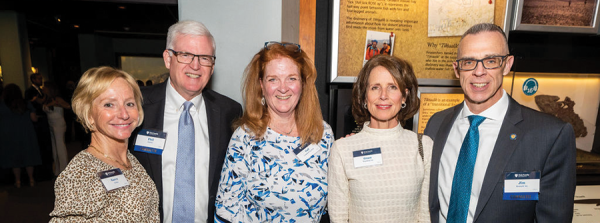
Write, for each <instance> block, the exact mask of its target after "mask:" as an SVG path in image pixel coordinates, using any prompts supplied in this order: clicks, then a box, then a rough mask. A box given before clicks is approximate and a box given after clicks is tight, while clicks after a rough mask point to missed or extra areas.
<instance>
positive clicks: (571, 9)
mask: <svg viewBox="0 0 600 223" xmlns="http://www.w3.org/2000/svg"><path fill="white" fill-rule="evenodd" d="M511 1H515V3H514V5H515V9H514V19H513V21H514V22H513V24H512V27H513V30H529V31H541V32H568V33H598V25H599V24H598V23H599V22H600V20H599V19H598V0H511Z"/></svg>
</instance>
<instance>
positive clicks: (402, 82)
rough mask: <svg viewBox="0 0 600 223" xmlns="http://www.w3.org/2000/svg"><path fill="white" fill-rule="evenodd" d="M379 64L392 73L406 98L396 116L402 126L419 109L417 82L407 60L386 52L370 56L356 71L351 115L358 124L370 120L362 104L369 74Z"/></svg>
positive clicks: (364, 100)
mask: <svg viewBox="0 0 600 223" xmlns="http://www.w3.org/2000/svg"><path fill="white" fill-rule="evenodd" d="M379 66H381V67H383V68H385V69H387V70H388V71H389V72H390V74H392V77H393V78H394V81H395V82H396V84H398V87H399V88H400V91H401V92H402V96H403V97H405V98H406V102H405V103H406V107H405V108H402V109H400V111H398V114H397V116H396V118H397V119H398V122H400V125H402V126H404V124H405V123H406V120H408V119H410V118H411V117H412V116H413V115H415V114H416V113H417V111H419V106H420V104H421V100H419V97H418V96H417V91H418V86H419V84H418V82H417V77H415V73H414V72H413V68H412V66H411V65H410V63H409V62H408V61H406V60H403V59H400V58H398V57H395V56H390V55H386V54H380V55H377V56H374V57H373V58H371V59H370V60H369V61H368V62H367V63H366V64H365V65H364V66H363V68H362V69H361V70H360V72H359V73H358V78H357V79H356V82H355V83H354V86H353V87H352V115H353V116H354V119H355V120H356V123H357V124H358V125H359V126H360V125H362V124H363V123H365V122H366V121H369V120H370V118H371V113H369V110H367V108H365V107H364V104H365V103H366V102H367V100H366V97H367V88H368V86H369V76H371V71H372V70H373V69H375V68H376V67H379ZM406 89H408V95H406V93H405V92H406Z"/></svg>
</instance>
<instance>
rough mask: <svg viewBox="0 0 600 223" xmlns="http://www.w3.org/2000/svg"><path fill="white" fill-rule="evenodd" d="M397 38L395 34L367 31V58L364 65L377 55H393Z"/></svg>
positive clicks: (364, 59)
mask: <svg viewBox="0 0 600 223" xmlns="http://www.w3.org/2000/svg"><path fill="white" fill-rule="evenodd" d="M395 37H396V36H395V35H394V33H393V32H391V33H386V32H377V31H371V30H367V36H366V38H365V39H366V41H365V57H364V58H363V65H364V64H365V63H366V62H367V61H368V60H369V59H371V57H373V56H375V55H378V54H387V55H393V48H394V38H395Z"/></svg>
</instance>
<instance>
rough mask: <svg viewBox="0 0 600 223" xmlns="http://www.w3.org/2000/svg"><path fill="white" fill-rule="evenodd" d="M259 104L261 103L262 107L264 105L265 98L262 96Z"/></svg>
mask: <svg viewBox="0 0 600 223" xmlns="http://www.w3.org/2000/svg"><path fill="white" fill-rule="evenodd" d="M260 103H261V104H262V105H265V96H262V98H261V99H260Z"/></svg>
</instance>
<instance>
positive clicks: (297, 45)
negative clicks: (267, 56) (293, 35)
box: [265, 41, 300, 52]
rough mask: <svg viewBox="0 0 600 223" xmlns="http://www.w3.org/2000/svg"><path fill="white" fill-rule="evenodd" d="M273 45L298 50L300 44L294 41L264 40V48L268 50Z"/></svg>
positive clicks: (293, 50)
mask: <svg viewBox="0 0 600 223" xmlns="http://www.w3.org/2000/svg"><path fill="white" fill-rule="evenodd" d="M273 45H281V46H283V47H284V48H286V49H287V50H289V51H292V52H300V44H296V43H280V42H275V41H269V42H265V49H267V50H270V49H271V47H272V46H273Z"/></svg>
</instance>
